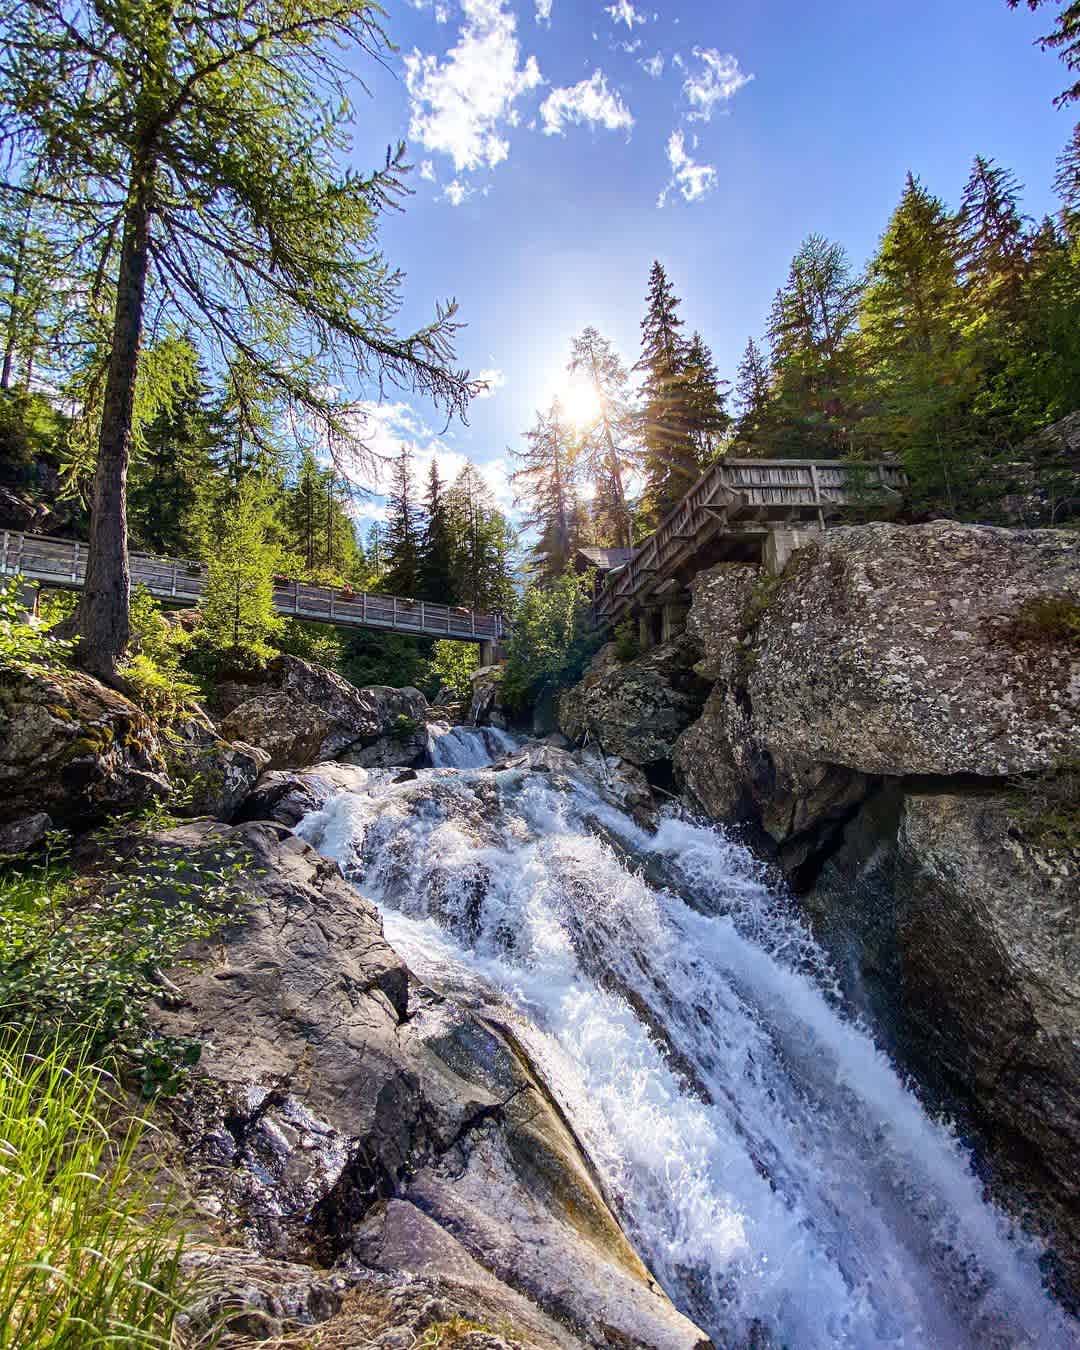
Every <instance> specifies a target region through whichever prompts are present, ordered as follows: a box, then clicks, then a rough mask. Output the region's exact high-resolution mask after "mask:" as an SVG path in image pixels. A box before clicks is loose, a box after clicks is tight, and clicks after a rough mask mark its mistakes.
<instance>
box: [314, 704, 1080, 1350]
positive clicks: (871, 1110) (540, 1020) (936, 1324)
mask: <svg viewBox="0 0 1080 1350" xmlns="http://www.w3.org/2000/svg"><path fill="white" fill-rule="evenodd" d="M507 741H509V738H504V737H503V735H502V734H501V733H500V734H499V735H498V736H496V737H495V738H494V740H492V738H491V735H490V732H487V733H486V734H484V733H479V732H471V731H466V730H463V729H461V728H457V729H456V730H455V731H454V732H452V733H447V734H446V735H443V736H441V737H439V738H438V739H437V741H436V743H435V745H434V754H433V759H434V762H435V763H436V764H443V765H462V764H465V765H469V766H470V767H468V768H464V769H462V768H456V769H447V768H435V769H432V770H427V771H422V772H421V773H420V774H419V775H418V777H417V778H416V779H415V780H414V781H410V782H405V783H399V784H393V785H391V784H389V783H388V781H387V779H388V776H385V775H383V776H375V775H372V776H371V778H370V779H369V780H368V781H367V783H366V785H363V786H360V787H358V789H357V790H356V791H353V792H349V793H343V794H341V795H339V796H338V797H336V798H335V799H333V800H332V801H331V802H329V803H328V805H327V806H326V808H325V809H324V810H322V811H320V812H317V813H314V814H313V815H311V816H309V817H308V818H307V819H306V820H305V821H303V822H302V823H301V825H300V827H299V830H300V833H302V834H303V835H304V836H305V837H306V838H307V839H308V840H309V841H310V842H312V843H313V844H314V845H315V846H316V847H317V848H319V849H320V850H321V851H322V852H324V853H326V854H328V855H330V856H332V857H334V858H337V859H338V861H339V862H340V863H341V864H342V866H343V868H344V869H345V871H346V874H347V875H348V876H350V877H351V878H352V879H353V880H354V881H355V882H356V884H357V885H358V886H359V887H360V888H361V889H363V891H364V892H365V893H366V894H367V895H369V896H371V897H372V898H373V899H374V900H376V901H377V902H378V903H379V905H380V907H381V909H382V912H383V915H384V919H385V924H386V930H387V936H388V938H389V939H390V941H391V942H392V944H393V945H394V947H395V948H396V949H397V950H398V951H399V952H400V954H401V955H402V956H403V957H404V958H405V959H406V960H407V961H408V962H409V964H410V965H411V966H412V967H413V968H414V969H415V970H416V971H417V973H418V974H419V975H420V976H421V977H422V978H424V979H426V980H428V981H429V982H430V983H432V984H434V985H436V986H439V987H442V988H443V989H445V990H446V991H447V992H448V993H454V994H456V995H457V996H459V997H464V998H468V999H471V1000H473V1001H476V1002H479V1003H498V1004H499V1005H500V1012H501V1015H502V1016H503V1017H504V1018H506V1017H510V1018H512V1020H513V1022H514V1027H515V1032H516V1034H517V1035H518V1036H519V1038H520V1039H521V1041H522V1043H523V1044H525V1045H526V1047H527V1048H528V1050H529V1052H530V1053H531V1055H532V1056H533V1058H534V1060H535V1061H536V1062H537V1064H538V1065H539V1066H540V1068H541V1070H542V1071H543V1072H544V1074H545V1076H546V1078H547V1080H548V1083H549V1084H550V1086H551V1089H552V1091H553V1092H554V1093H555V1095H556V1096H557V1097H558V1099H559V1101H560V1103H561V1104H562V1106H563V1108H564V1110H565V1111H566V1112H567V1114H568V1116H569V1117H570V1119H571V1120H572V1121H573V1124H574V1126H575V1129H576V1130H577V1133H578V1135H579V1137H580V1138H581V1139H582V1140H583V1141H584V1143H585V1145H586V1147H587V1148H588V1150H589V1152H590V1154H591V1157H592V1159H593V1161H594V1163H595V1165H596V1167H597V1169H598V1171H599V1173H600V1175H601V1177H602V1178H603V1181H604V1184H605V1186H606V1188H607V1191H608V1194H609V1196H610V1197H611V1199H612V1202H613V1204H614V1205H615V1207H616V1208H617V1210H618V1211H619V1213H620V1216H621V1218H622V1220H623V1222H624V1224H625V1226H626V1228H627V1231H628V1232H629V1234H630V1236H631V1237H632V1239H633V1240H634V1241H635V1243H636V1244H637V1246H638V1248H639V1250H640V1251H641V1253H642V1255H643V1257H644V1258H645V1260H646V1261H647V1262H648V1263H649V1265H650V1266H651V1267H652V1269H653V1271H654V1272H655V1274H656V1275H657V1277H658V1278H659V1279H660V1280H661V1282H662V1283H663V1284H664V1286H665V1288H666V1289H667V1291H668V1293H669V1294H670V1295H671V1297H672V1299H673V1300H674V1302H675V1303H676V1304H677V1305H678V1306H679V1307H681V1308H682V1309H683V1310H684V1311H685V1312H686V1313H687V1314H688V1315H690V1316H691V1317H693V1318H694V1319H695V1320H696V1321H697V1322H698V1323H699V1325H701V1326H702V1327H703V1328H704V1329H705V1330H707V1331H708V1332H709V1333H710V1335H712V1336H713V1338H714V1339H715V1341H716V1344H717V1345H718V1346H726V1345H732V1344H738V1343H745V1341H746V1340H747V1339H749V1338H750V1337H751V1334H753V1335H756V1336H758V1337H760V1335H761V1334H762V1332H764V1333H765V1336H766V1338H767V1343H768V1344H770V1345H772V1346H775V1347H782V1346H783V1347H790V1348H791V1350H816V1348H817V1347H820V1348H821V1350H833V1348H834V1347H840V1346H850V1347H859V1348H860V1350H862V1348H864V1347H867V1348H869V1347H875V1348H876V1347H880V1346H904V1347H935V1350H937V1348H941V1347H947V1348H948V1350H961V1348H964V1347H971V1348H972V1350H974V1347H980V1350H981V1348H983V1347H1020V1346H1053V1347H1059V1346H1076V1345H1080V1333H1078V1328H1077V1326H1076V1324H1075V1323H1074V1322H1073V1321H1071V1320H1070V1319H1069V1318H1068V1317H1067V1316H1066V1315H1065V1314H1064V1313H1063V1312H1062V1311H1061V1310H1060V1309H1059V1308H1058V1307H1057V1306H1056V1305H1055V1304H1054V1303H1053V1302H1052V1301H1051V1300H1050V1298H1049V1297H1048V1296H1047V1295H1046V1293H1045V1292H1044V1290H1043V1287H1042V1283H1041V1280H1040V1275H1039V1270H1038V1265H1037V1260H1038V1256H1039V1252H1038V1250H1037V1249H1036V1248H1035V1247H1034V1246H1033V1244H1031V1243H1030V1242H1029V1241H1028V1240H1027V1239H1025V1238H1024V1237H1023V1236H1022V1235H1021V1234H1020V1233H1019V1232H1017V1231H1016V1230H1015V1228H1014V1227H1013V1225H1012V1224H1011V1223H1010V1221H1009V1220H1008V1219H1007V1218H1006V1216H1004V1215H1003V1214H1002V1213H1001V1212H1000V1211H998V1210H997V1209H996V1208H994V1207H993V1206H992V1205H990V1204H988V1203H987V1202H986V1201H985V1200H984V1198H983V1191H982V1186H981V1184H980V1182H979V1181H978V1180H977V1178H976V1177H975V1176H974V1174H973V1172H972V1169H971V1163H970V1159H969V1158H968V1156H967V1155H966V1153H965V1151H964V1149H963V1148H962V1147H961V1145H960V1143H959V1142H958V1141H957V1140H956V1139H955V1138H954V1137H953V1135H952V1134H950V1132H949V1131H948V1130H947V1129H946V1128H945V1127H943V1126H942V1125H939V1124H937V1123H935V1122H933V1121H932V1120H930V1119H929V1118H928V1117H927V1116H926V1115H925V1113H924V1112H923V1111H922V1109H921V1107H920V1106H919V1104H918V1102H917V1100H916V1098H915V1097H914V1096H913V1095H912V1093H911V1092H910V1091H909V1090H908V1089H907V1088H906V1087H905V1086H904V1084H903V1083H902V1082H901V1080H900V1078H899V1077H898V1076H897V1074H896V1072H895V1070H894V1069H893V1068H892V1067H891V1065H890V1063H889V1062H888V1060H887V1058H886V1057H885V1056H884V1055H883V1054H881V1053H880V1052H879V1051H878V1050H877V1049H876V1048H875V1047H874V1045H873V1043H872V1041H871V1039H870V1038H869V1036H868V1035H867V1034H866V1033H865V1032H864V1031H863V1030H862V1029H861V1028H860V1027H859V1026H857V1025H855V1024H854V1023H852V1022H851V1021H850V1020H847V1019H846V1018H845V1017H844V1016H843V1014H842V1013H841V1012H840V1010H839V1008H838V1003H837V1000H836V997H835V993H834V991H833V989H832V987H831V983H830V979H829V973H828V968H827V964H826V962H825V960H824V958H823V956H822V954H821V953H820V951H819V950H818V949H817V947H816V946H815V944H814V942H813V941H812V939H811V938H810V936H809V935H808V933H807V932H806V931H805V929H804V928H803V927H802V926H801V924H800V923H799V921H798V919H797V917H796V916H795V915H794V914H793V913H792V912H791V910H790V909H789V908H788V907H787V904H786V902H785V900H784V898H783V897H779V896H777V895H775V894H773V893H772V892H770V890H769V889H768V887H767V886H766V884H765V882H764V880H763V878H762V875H761V872H760V869H759V867H758V866H757V864H756V863H755V861H754V860H753V858H752V857H751V856H750V855H749V854H748V853H747V852H746V851H745V850H744V849H743V848H741V847H740V846H738V845H736V844H734V843H732V842H731V841H730V840H728V839H726V838H725V836H724V835H723V833H722V832H720V831H718V830H715V829H709V828H704V827H702V826H699V825H695V824H692V823H690V822H688V821H686V820H684V819H681V818H679V817H678V816H676V815H671V816H669V817H668V818H666V819H664V820H662V821H661V823H660V825H659V828H658V829H657V831H656V832H655V834H653V833H651V832H649V831H646V830H644V829H642V828H641V827H639V826H638V825H637V824H635V822H634V821H633V820H632V819H631V818H630V817H629V816H627V815H625V814H623V813H622V812H621V811H619V810H617V809H615V807H613V806H611V805H609V804H607V803H606V802H605V801H604V800H603V799H602V796H601V791H600V789H599V787H598V786H594V785H590V783H589V781H588V779H587V778H586V776H585V775H584V774H582V773H580V771H578V770H577V769H576V768H575V766H573V765H572V764H570V762H569V760H568V759H567V766H568V773H567V775H566V776H561V775H556V776H554V777H553V775H552V773H551V772H550V769H551V765H550V763H546V764H545V765H544V766H543V767H545V768H546V769H547V770H548V771H547V772H542V773H541V772H533V771H532V766H531V765H530V763H529V762H528V761H527V760H524V759H523V758H522V757H521V756H519V757H517V759H514V758H511V759H510V761H509V763H508V765H507V766H504V767H496V768H494V769H492V768H479V767H472V766H475V765H476V761H477V760H478V759H480V760H483V761H484V762H485V763H486V762H487V761H488V759H489V757H490V755H491V754H492V752H496V753H505V751H506V749H507V748H508V746H507V743H506V742H507ZM509 743H510V745H513V744H514V743H513V742H512V741H510V742H509ZM564 758H565V757H564ZM538 767H539V766H538ZM571 775H572V776H571Z"/></svg>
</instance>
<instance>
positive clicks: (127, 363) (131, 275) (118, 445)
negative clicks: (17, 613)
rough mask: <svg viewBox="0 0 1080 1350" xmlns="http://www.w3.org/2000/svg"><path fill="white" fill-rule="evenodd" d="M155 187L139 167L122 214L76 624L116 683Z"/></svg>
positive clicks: (88, 655) (98, 666) (84, 644)
mask: <svg viewBox="0 0 1080 1350" xmlns="http://www.w3.org/2000/svg"><path fill="white" fill-rule="evenodd" d="M152 182H153V167H152V165H151V164H150V163H142V164H136V166H135V169H134V171H133V174H132V185H131V193H130V196H129V198H128V204H127V208H126V210H125V213H124V238H123V244H122V246H121V250H120V269H119V275H118V277H117V283H116V309H115V311H114V314H113V332H112V352H111V354H110V357H109V370H108V375H107V376H106V380H105V394H104V401H103V404H102V411H101V431H100V433H99V437H98V457H97V469H96V471H95V473H94V489H93V500H92V504H91V514H90V542H89V547H88V549H87V561H86V585H85V587H84V589H83V593H82V595H81V597H80V599H79V604H78V606H77V608H76V610H75V613H74V614H73V615H72V619H71V629H72V632H73V634H74V636H75V637H77V638H78V640H79V642H78V647H77V656H78V660H79V663H80V664H81V665H82V666H84V667H85V668H86V669H87V670H89V671H90V672H91V673H93V674H95V675H98V676H100V677H101V678H103V679H105V680H111V681H115V679H116V672H117V666H118V664H119V662H120V660H121V658H122V657H123V654H124V649H125V648H126V647H127V644H128V638H129V637H130V633H131V622H130V613H129V609H128V604H129V600H130V590H131V573H130V567H129V563H128V548H127V472H128V462H129V460H130V458H131V438H132V422H133V417H134V407H135V378H136V374H137V371H138V363H139V347H140V344H141V341H142V327H143V309H144V306H145V300H146V275H147V268H148V264H149V252H150V250H149V243H150V198H151V191H152Z"/></svg>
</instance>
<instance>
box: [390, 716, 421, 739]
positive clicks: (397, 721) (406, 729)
mask: <svg viewBox="0 0 1080 1350" xmlns="http://www.w3.org/2000/svg"><path fill="white" fill-rule="evenodd" d="M423 725H424V724H423V722H420V721H418V720H417V719H416V718H415V717H410V716H409V714H408V713H398V715H397V717H395V718H394V723H393V725H392V726H391V728H390V735H391V736H392V737H393V738H394V740H395V741H400V742H401V744H402V745H407V744H408V742H409V741H411V740H412V739H413V738H414V737H415V736H416V735H417V734H418V733H419V731H420V730H421V728H422V727H423Z"/></svg>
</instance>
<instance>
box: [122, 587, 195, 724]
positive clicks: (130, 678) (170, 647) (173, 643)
mask: <svg viewBox="0 0 1080 1350" xmlns="http://www.w3.org/2000/svg"><path fill="white" fill-rule="evenodd" d="M191 642H192V639H191V636H190V634H188V633H186V632H185V631H184V630H183V629H182V628H181V627H180V626H179V625H178V624H171V623H169V621H168V619H166V617H165V615H164V614H163V613H162V610H161V606H160V605H159V604H158V602H157V601H156V600H155V599H154V597H153V596H152V595H151V594H150V592H149V591H148V590H147V589H146V588H145V587H144V586H137V587H136V588H135V590H134V592H133V594H132V597H131V648H130V653H131V654H130V655H129V656H128V659H127V660H126V661H125V662H124V664H123V665H122V666H121V667H120V673H121V675H122V676H123V678H124V679H125V680H126V681H127V683H128V684H129V685H130V686H131V691H132V694H133V696H134V698H135V699H136V700H137V701H138V702H139V703H140V704H141V705H142V706H143V707H144V708H145V709H146V711H147V712H149V713H151V714H153V716H155V717H157V718H160V719H162V720H164V721H168V720H170V719H172V718H175V717H179V716H181V715H182V714H183V713H185V712H187V711H189V710H190V709H191V707H192V705H193V704H194V703H195V700H196V699H197V698H198V696H199V687H198V685H196V684H192V682H191V681H190V680H189V679H187V678H186V676H185V672H184V671H183V669H182V662H183V660H184V657H185V656H186V654H187V651H188V649H189V647H190V646H191Z"/></svg>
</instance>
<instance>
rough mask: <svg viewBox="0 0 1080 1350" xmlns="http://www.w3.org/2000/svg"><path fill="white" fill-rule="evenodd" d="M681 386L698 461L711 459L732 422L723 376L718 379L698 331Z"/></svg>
mask: <svg viewBox="0 0 1080 1350" xmlns="http://www.w3.org/2000/svg"><path fill="white" fill-rule="evenodd" d="M683 387H684V390H685V394H686V404H687V428H688V430H689V433H690V439H691V441H692V442H693V445H694V450H695V456H696V458H697V462H698V464H699V465H700V466H701V467H702V468H704V466H705V465H706V464H709V463H711V462H712V461H713V460H714V459H715V458H716V455H717V453H718V451H719V448H720V442H721V440H722V439H723V437H724V434H725V433H726V432H727V430H728V428H729V426H730V425H731V418H730V417H729V416H728V412H727V406H726V404H727V388H728V383H727V381H726V380H724V381H721V380H720V377H719V374H718V372H717V369H716V362H715V361H714V360H713V354H712V352H711V351H710V350H709V348H708V347H707V346H706V345H705V340H704V338H703V337H702V336H701V334H700V333H695V334H694V336H693V337H692V338H691V339H690V346H689V347H688V348H687V352H686V369H685V371H684V372H683Z"/></svg>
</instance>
